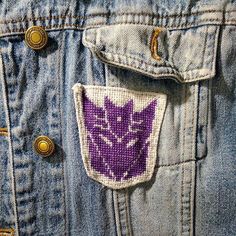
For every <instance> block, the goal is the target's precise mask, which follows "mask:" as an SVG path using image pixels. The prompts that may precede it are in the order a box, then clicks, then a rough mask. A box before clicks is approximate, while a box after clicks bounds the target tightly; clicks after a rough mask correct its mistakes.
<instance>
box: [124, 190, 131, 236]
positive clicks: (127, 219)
mask: <svg viewBox="0 0 236 236" xmlns="http://www.w3.org/2000/svg"><path fill="white" fill-rule="evenodd" d="M128 197H129V195H128V188H126V189H125V209H126V225H127V231H128V235H129V236H131V235H132V233H131V226H130V214H129V203H128Z"/></svg>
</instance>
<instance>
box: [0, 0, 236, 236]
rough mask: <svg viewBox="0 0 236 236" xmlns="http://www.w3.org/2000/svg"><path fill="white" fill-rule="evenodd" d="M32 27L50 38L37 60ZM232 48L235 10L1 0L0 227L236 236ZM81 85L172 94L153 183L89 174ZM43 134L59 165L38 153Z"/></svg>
mask: <svg viewBox="0 0 236 236" xmlns="http://www.w3.org/2000/svg"><path fill="white" fill-rule="evenodd" d="M32 25H38V26H42V27H44V28H45V29H46V31H47V33H48V37H49V41H48V44H47V46H46V47H45V48H44V49H42V50H40V51H34V50H32V49H31V48H29V47H28V46H27V45H26V44H25V42H24V32H25V31H26V30H27V29H28V28H29V27H30V26H32ZM156 28H160V29H161V31H162V32H161V33H160V36H159V37H158V39H157V40H158V52H157V53H158V55H159V56H160V57H161V58H162V60H160V61H158V60H155V59H153V58H152V57H151V51H150V41H151V37H152V33H153V31H154V30H155V29H156ZM235 42H236V2H235V1H226V0H225V1H222V0H219V1H215V0H214V1H206V0H205V1H203V0H200V1H195V0H186V1H177V0H171V1H142V0H133V1H128V0H119V1H118V0H112V1H98V0H95V1H93V0H91V1H89V0H82V1H75V0H72V1H62V0H50V1H34V0H8V1H7V0H6V1H1V2H0V47H1V60H0V68H1V69H0V73H1V77H0V78H1V83H0V93H1V96H0V128H2V127H3V128H4V127H7V129H8V136H0V186H1V190H0V229H2V228H13V229H14V231H15V235H42V236H46V235H47V236H49V235H57V236H58V235H73V236H77V235H79V236H82V235H85V236H88V235H89V236H90V235H91V236H92V235H94V236H100V235H135V236H136V235H137V236H139V235H140V236H156V235H158V236H159V235H160V236H165V235H197V236H204V235H214V236H215V235H216V236H234V235H236V228H235V225H236V220H235V210H236V208H235V199H236V192H235V187H236V186H235V182H236V181H235V156H236V143H235V139H236V128H235V117H236V115H235V114H236V110H235V109H236V103H235V95H236V91H235V74H236V47H235ZM77 83H80V84H83V85H91V86H93V85H96V86H97V85H99V86H106V87H118V88H126V89H129V90H135V91H140V92H154V93H157V94H159V93H161V94H165V95H166V96H167V106H166V108H165V114H164V117H163V120H162V125H161V129H160V134H159V141H158V145H157V151H156V153H157V160H156V165H155V169H154V173H153V175H152V178H151V179H150V180H149V181H145V182H143V183H138V184H136V185H134V186H131V187H127V188H125V189H113V188H110V187H107V186H105V185H103V184H102V183H99V182H97V181H95V180H94V179H92V178H90V177H89V176H88V175H87V173H86V169H85V165H84V162H83V159H82V150H81V142H80V138H81V136H83V135H84V134H83V133H81V132H79V129H78V126H79V124H78V120H77V119H76V104H75V102H74V98H73V89H72V87H73V86H74V85H75V84H77ZM39 135H47V136H49V137H50V138H52V139H53V141H54V143H55V146H56V150H55V152H54V154H53V155H52V156H50V157H48V158H42V157H41V156H40V155H38V154H37V153H36V152H35V151H34V149H33V147H32V144H33V142H34V140H35V138H37V137H38V136H39ZM157 138H158V137H157ZM0 233H1V231H0Z"/></svg>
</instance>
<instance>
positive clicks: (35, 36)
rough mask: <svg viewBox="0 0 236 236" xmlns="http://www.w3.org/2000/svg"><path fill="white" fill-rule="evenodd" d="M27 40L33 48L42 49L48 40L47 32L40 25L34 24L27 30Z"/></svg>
mask: <svg viewBox="0 0 236 236" xmlns="http://www.w3.org/2000/svg"><path fill="white" fill-rule="evenodd" d="M25 42H26V44H27V45H28V46H29V47H31V48H32V49H35V50H39V49H42V48H44V47H45V45H46V44H47V42H48V35H47V32H46V31H45V30H44V29H43V28H42V27H40V26H32V27H30V28H29V29H28V30H27V31H26V32H25Z"/></svg>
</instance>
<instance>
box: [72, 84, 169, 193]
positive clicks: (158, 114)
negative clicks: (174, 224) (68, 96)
mask: <svg viewBox="0 0 236 236" xmlns="http://www.w3.org/2000/svg"><path fill="white" fill-rule="evenodd" d="M72 90H73V92H74V103H75V110H76V118H77V124H78V128H79V137H80V147H81V154H82V159H83V163H84V167H85V169H86V172H87V175H88V176H89V177H90V178H92V179H93V180H96V181H97V182H99V183H101V184H103V185H105V186H107V187H110V188H112V189H122V188H127V187H130V186H134V185H136V184H138V183H142V182H146V181H149V180H150V179H151V178H152V175H153V172H154V168H155V165H156V159H157V150H158V148H157V146H158V141H159V136H160V129H161V125H162V122H163V119H164V113H165V110H166V103H167V95H166V94H162V93H154V92H140V91H135V90H130V89H126V88H120V87H108V86H97V85H82V84H80V83H76V84H75V85H74V86H73V87H72ZM83 90H85V91H88V90H95V91H96V93H99V91H103V92H104V91H105V92H106V91H109V92H116V93H117V92H126V93H128V94H130V95H131V96H130V97H129V98H133V97H134V95H142V96H149V97H150V101H151V98H152V99H154V98H156V99H157V101H158V105H157V107H156V111H155V118H154V122H153V129H152V133H151V135H150V137H149V140H152V141H150V146H149V151H148V158H147V169H146V171H144V172H143V174H142V175H139V176H136V177H132V178H130V179H128V180H121V181H116V180H112V179H110V178H108V177H107V176H105V175H103V174H101V173H100V172H97V171H96V170H94V169H93V168H92V167H91V164H90V163H91V162H90V156H89V146H88V143H87V131H86V127H85V123H84V114H83V109H82V108H83V104H82V92H83Z"/></svg>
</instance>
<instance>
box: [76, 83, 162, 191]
mask: <svg viewBox="0 0 236 236" xmlns="http://www.w3.org/2000/svg"><path fill="white" fill-rule="evenodd" d="M73 90H74V100H75V107H76V116H77V122H78V127H79V135H80V145H81V151H82V157H83V162H84V166H85V168H86V171H87V174H88V176H90V177H91V178H92V179H94V180H96V181H98V182H100V183H102V184H103V185H105V186H108V187H111V188H114V189H120V188H126V187H128V186H132V185H135V184H137V183H140V182H144V181H148V180H149V179H150V178H151V177H152V174H153V171H154V167H155V164H156V157H157V144H158V137H159V132H160V127H161V123H162V120H163V116H164V111H165V107H166V95H164V94H159V93H150V92H138V91H133V90H128V89H124V88H117V87H104V86H92V85H85V86H83V85H81V84H75V85H74V86H73Z"/></svg>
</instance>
